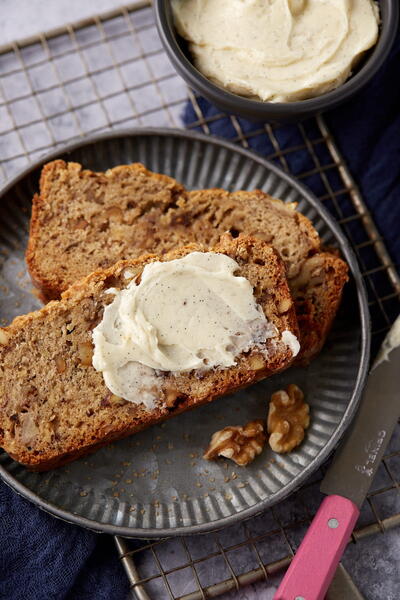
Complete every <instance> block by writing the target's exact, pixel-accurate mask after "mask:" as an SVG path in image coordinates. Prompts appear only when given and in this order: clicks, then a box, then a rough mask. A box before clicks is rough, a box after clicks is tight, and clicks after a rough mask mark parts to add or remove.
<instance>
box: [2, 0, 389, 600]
mask: <svg viewBox="0 0 400 600" xmlns="http://www.w3.org/2000/svg"><path fill="white" fill-rule="evenodd" d="M109 4H111V5H113V6H117V5H119V4H120V2H118V1H115V0H109V1H108V0H103V2H100V0H99V1H97V0H89V1H87V2H81V0H79V1H78V0H72V1H71V0H57V2H55V0H36V2H32V0H17V1H15V0H2V3H1V8H0V10H1V15H2V24H6V28H7V31H6V32H4V30H3V33H2V43H5V42H6V41H11V39H21V37H25V36H26V35H32V34H33V33H34V32H35V31H36V32H37V31H39V30H41V29H42V28H43V27H45V28H46V29H52V28H53V27H57V26H59V25H60V24H61V23H62V22H63V21H64V18H65V17H64V15H65V12H67V18H66V20H67V21H72V20H74V19H80V18H82V17H83V16H85V15H84V14H83V13H82V12H81V10H84V11H85V12H86V14H88V12H92V11H94V10H95V11H96V12H97V11H102V10H103V9H102V6H105V5H107V8H106V9H108V6H109ZM38 5H39V6H40V9H41V13H42V15H45V16H44V17H43V16H42V15H41V17H40V19H38V18H37V15H38V10H37V6H38ZM76 7H78V9H79V14H78V13H74V12H73V11H74V10H75V9H76ZM146 19H147V21H148V22H149V20H150V19H149V17H148V16H145V15H144V16H143V20H144V21H145V20H146ZM114 26H115V25H114ZM27 27H29V29H28V28H27ZM0 31H1V30H0ZM149 34H150V35H151V36H152V37H151V44H153V47H154V48H155V47H157V38H156V36H155V35H154V32H153V30H152V29H151V30H149ZM63 43H64V42H59V45H60V47H61V49H62V44H63ZM67 43H68V42H67V40H65V44H66V45H67ZM113 45H114V46H115V50H116V52H117V53H120V54H118V59H120V58H121V56H122V55H124V53H126V52H127V53H129V56H130V55H131V53H132V44H130V42H129V40H128V39H127V38H121V39H120V40H119V41H117V42H115V44H113ZM89 54H90V53H89ZM30 56H31V58H32V57H34V51H32V52H31V55H30ZM90 59H91V60H94V61H96V60H98V61H101V60H103V59H104V56H102V55H101V54H100V55H98V56H96V55H94V56H91V57H90ZM10 60H12V57H10ZM27 60H29V55H28V56H27ZM150 63H151V66H152V68H153V69H154V70H155V72H156V74H157V76H159V75H160V74H162V73H164V74H168V73H171V66H170V65H169V63H168V61H167V60H166V59H165V57H164V56H162V55H157V56H156V57H154V59H153V60H150ZM59 64H60V68H61V69H62V68H64V69H66V70H67V71H68V69H70V70H71V71H74V66H73V65H72V64H71V63H70V62H68V61H63V60H60V61H59ZM147 68H148V67H147V66H144V67H142V68H140V69H139V70H138V69H132V68H131V65H129V64H127V65H126V67H125V76H126V80H127V82H128V84H129V83H132V81H134V80H136V79H139V78H142V79H143V80H145V77H146V70H147ZM2 70H3V64H1V65H0V71H2ZM35 73H36V78H37V79H36V85H37V87H38V88H40V85H41V79H40V78H41V77H46V74H45V73H43V74H41V71H40V69H37V70H36V71H35ZM63 74H64V73H63ZM93 80H94V81H96V82H98V84H99V86H101V85H104V83H105V82H104V79H102V78H101V76H98V77H97V76H95V77H94V78H92V82H91V83H89V82H88V81H87V82H86V84H85V85H83V87H82V88H81V89H78V88H77V87H76V85H75V84H70V85H68V86H66V91H67V95H68V96H69V97H70V98H71V101H72V104H73V105H74V106H75V105H77V104H78V103H79V102H83V101H86V100H88V101H93V99H94V98H95V94H94V90H93ZM15 83H16V84H17V85H21V86H22V87H23V86H26V88H27V89H29V87H28V86H27V85H26V82H24V81H23V78H15ZM34 84H35V82H34ZM106 85H107V86H108V88H109V91H111V92H112V91H113V90H115V91H116V93H115V96H113V97H112V98H109V99H108V100H106V101H104V102H103V104H102V106H101V107H100V108H98V107H84V108H80V109H77V110H75V115H77V116H78V119H80V120H81V124H82V126H83V127H84V129H85V130H89V129H92V128H95V127H98V128H104V129H106V128H108V127H109V126H110V125H109V121H111V122H112V123H115V124H117V126H118V124H119V126H121V125H129V124H132V125H134V124H138V120H137V119H135V118H134V117H133V116H132V114H131V112H130V111H131V107H130V104H129V102H127V99H126V96H127V95H126V94H122V93H121V94H119V93H118V89H120V88H119V87H118V85H119V84H118V77H117V76H116V75H115V77H110V76H108V79H107V83H106ZM143 89H144V92H141V93H140V98H138V93H136V94H134V98H135V100H136V99H138V100H139V102H140V104H139V108H142V107H143V106H145V105H146V104H147V105H149V106H150V107H151V106H152V105H154V97H155V90H154V86H152V85H148V86H144V88H143ZM100 91H101V95H102V96H103V95H104V94H105V91H104V90H103V89H101V90H100ZM161 92H162V94H163V97H164V100H166V101H168V102H170V101H176V104H175V105H174V106H173V107H172V109H171V108H170V109H169V111H166V110H165V109H164V108H163V109H159V110H154V112H151V113H149V114H148V116H147V117H146V119H145V120H144V124H146V125H155V126H161V125H166V124H170V123H171V115H172V117H173V119H174V121H173V122H175V124H176V125H179V115H180V113H181V111H182V107H183V104H184V101H185V96H186V92H185V87H184V85H183V83H182V82H181V80H179V79H172V80H171V81H170V82H168V80H165V83H164V84H163V85H162V87H161ZM37 97H38V98H39V100H40V101H41V102H42V104H43V106H45V108H46V111H47V110H48V111H49V113H50V115H51V114H52V111H53V112H56V111H57V110H60V108H62V103H63V102H64V100H63V97H62V94H60V92H59V90H57V89H55V90H54V91H52V92H48V96H47V97H46V99H45V98H44V95H42V94H38V96H37ZM158 102H159V100H158ZM92 108H93V110H92ZM155 108H157V106H155ZM13 110H14V118H15V120H16V122H17V125H18V126H19V127H20V126H21V123H23V122H24V120H25V121H26V120H30V119H32V117H33V116H34V115H35V114H36V115H37V118H38V122H37V124H36V125H35V126H30V127H29V129H26V130H22V129H21V131H22V142H21V139H19V138H18V136H17V135H16V134H15V133H14V134H7V135H4V136H0V156H1V158H2V159H3V160H4V159H6V158H7V157H8V156H10V155H11V154H12V153H13V152H14V153H15V152H16V151H18V152H19V153H20V157H19V158H16V159H12V160H11V161H5V162H4V163H3V165H4V173H3V177H7V176H11V175H12V174H14V173H15V172H16V171H17V170H18V169H20V168H21V167H23V166H25V165H26V163H27V158H26V157H25V156H24V147H23V144H25V146H26V150H27V151H28V153H29V155H30V158H31V159H34V158H36V157H37V156H38V155H39V154H41V153H43V151H44V150H43V148H42V149H41V146H45V145H50V144H51V143H53V142H52V136H53V137H54V138H55V141H56V142H60V143H63V141H64V140H66V139H68V138H70V137H72V136H73V135H78V134H79V129H78V125H77V121H76V120H74V119H72V118H71V115H70V114H64V115H59V116H56V117H54V118H53V119H52V120H51V122H50V131H49V130H48V128H47V127H46V126H45V125H44V124H43V123H42V120H41V119H42V118H41V116H40V111H39V108H38V102H37V101H34V102H32V100H31V98H29V99H28V101H27V102H26V104H24V103H23V102H22V101H21V102H20V103H18V106H17V104H14V106H13ZM46 116H49V115H48V114H46ZM0 122H1V129H3V128H4V129H6V128H7V127H8V126H9V125H10V124H11V126H12V123H11V121H10V115H8V114H6V112H5V111H4V109H3V108H2V107H0ZM118 122H119V123H118ZM142 122H143V121H139V124H141V123H142ZM78 123H79V121H78ZM0 176H1V172H0ZM21 270H22V267H21ZM22 284H24V285H26V286H29V285H30V284H29V282H28V280H27V281H25V280H23V281H22ZM399 450H400V426H398V427H397V429H396V432H395V435H394V437H393V438H392V441H391V452H398V451H399ZM386 462H387V465H388V466H389V467H390V468H391V470H392V473H393V474H394V476H395V477H397V478H399V477H400V467H399V459H398V457H395V456H394V457H393V458H389V459H387V461H386ZM390 485H391V480H390V476H389V474H388V471H387V469H386V468H384V467H383V466H382V467H381V468H380V469H379V472H378V474H377V477H376V478H375V481H374V483H373V489H375V490H378V489H385V488H386V487H390ZM320 500H321V495H320V494H319V492H318V485H316V484H311V485H310V486H309V487H307V488H306V489H304V490H302V491H301V492H300V493H299V494H297V495H296V497H295V498H293V499H289V500H288V501H286V502H284V503H282V505H279V506H277V507H276V508H275V509H274V518H273V516H272V513H271V511H267V512H266V513H265V514H264V515H263V516H262V517H258V518H257V519H253V520H252V521H251V522H250V523H249V524H247V525H246V526H245V525H242V526H241V527H239V528H234V529H231V530H227V531H225V532H223V533H222V534H219V535H218V539H219V540H220V541H221V542H223V543H226V544H229V543H230V542H231V543H232V545H234V544H236V543H240V541H243V539H244V538H245V535H247V532H248V531H249V530H250V531H251V533H253V534H259V535H260V534H262V533H263V532H265V531H266V530H267V529H268V528H269V529H271V528H273V527H274V526H275V523H276V519H279V521H280V523H282V524H283V525H284V524H285V523H288V522H289V521H290V520H292V519H294V518H295V517H298V518H302V516H303V515H304V505H306V506H307V508H308V509H309V510H310V511H313V510H315V509H316V508H317V506H318V503H319V502H320ZM372 505H373V508H374V510H375V511H376V513H377V514H378V516H379V518H381V519H382V518H385V517H388V516H390V515H392V514H394V513H396V512H400V494H399V491H398V489H391V490H389V491H387V492H383V493H381V494H379V495H378V496H375V498H374V499H373V501H372ZM374 522H376V516H375V515H374V513H373V512H372V510H371V504H368V503H366V504H365V505H364V507H363V510H362V514H361V518H360V521H359V524H358V526H361V525H366V524H368V523H374ZM245 530H246V532H245ZM303 531H304V530H303V529H302V528H301V527H296V528H295V529H294V530H293V535H292V540H293V543H295V542H296V541H298V540H299V539H300V538H301V534H302V532H303ZM188 545H190V549H191V552H192V554H193V556H195V555H198V556H200V555H201V554H204V553H206V554H208V553H210V552H211V551H213V550H215V549H216V541H215V538H214V537H211V536H202V537H201V538H195V539H193V538H192V539H189V540H188ZM286 548H287V545H286V541H285V539H284V536H283V533H282V532H281V531H278V532H277V533H276V535H274V536H273V537H270V536H269V537H268V538H265V539H263V540H262V541H260V542H259V543H258V544H257V549H258V551H259V553H260V556H261V558H262V559H263V560H264V561H266V562H269V561H270V560H274V557H276V558H279V557H280V556H281V555H282V553H285V551H286ZM160 553H161V554H162V560H163V565H164V566H166V565H171V566H172V565H174V564H175V565H177V564H179V560H180V559H181V558H182V559H184V556H183V557H182V556H181V555H182V551H181V550H180V549H179V544H178V543H177V542H176V543H175V542H168V546H166V547H165V551H164V550H160ZM196 553H197V554H196ZM228 556H229V558H230V560H231V563H232V565H233V569H234V571H235V572H236V573H237V574H239V573H240V572H243V571H244V570H246V569H248V568H255V567H256V566H257V564H258V563H257V559H256V556H255V554H254V551H252V550H250V549H248V548H240V549H237V550H232V551H230V552H229V553H228ZM211 563H212V564H211ZM344 564H345V566H346V568H347V569H348V571H349V572H350V573H351V574H352V576H353V578H354V580H355V582H356V583H357V585H358V587H359V589H360V590H361V591H362V593H363V594H364V596H365V598H366V599H367V600H397V599H398V598H399V597H400V592H399V589H400V535H399V530H398V529H394V530H392V531H386V532H385V533H376V534H375V535H373V536H369V537H367V538H365V539H363V540H360V541H358V542H357V543H356V544H351V545H350V546H349V547H348V548H347V550H346V553H345V557H344ZM138 565H139V567H140V570H141V575H142V576H145V575H146V573H149V574H150V573H155V572H156V571H157V566H155V564H154V559H153V558H152V556H151V554H150V553H149V552H147V553H141V554H140V556H139V557H138ZM200 574H201V582H202V583H206V582H207V581H212V577H213V578H214V580H215V579H219V580H220V579H221V578H223V577H229V576H230V574H229V572H227V570H226V565H225V564H224V562H223V561H221V560H212V561H210V562H209V563H204V566H203V567H201V568H200ZM174 580H175V583H174V585H175V588H174V589H176V590H179V593H182V594H183V593H187V592H189V591H192V589H193V577H192V573H191V572H190V570H189V569H186V570H185V571H182V572H181V573H178V574H177V575H176V576H175V578H174ZM276 586H277V579H275V578H272V579H271V580H270V581H269V583H262V584H261V583H260V584H255V585H253V586H250V587H248V588H245V589H243V590H241V591H240V592H231V593H229V594H227V595H225V596H224V598H225V600H234V599H235V600H238V599H239V598H240V599H243V600H256V599H261V598H262V599H263V600H264V599H267V600H269V599H270V598H271V599H272V597H273V593H274V591H275V590H276ZM156 587H157V583H156V582H155V583H154V588H156ZM160 590H161V591H160ZM157 597H158V598H162V599H163V598H165V597H166V596H165V588H164V587H162V588H159V594H158V595H155V598H157ZM344 600H346V599H344Z"/></svg>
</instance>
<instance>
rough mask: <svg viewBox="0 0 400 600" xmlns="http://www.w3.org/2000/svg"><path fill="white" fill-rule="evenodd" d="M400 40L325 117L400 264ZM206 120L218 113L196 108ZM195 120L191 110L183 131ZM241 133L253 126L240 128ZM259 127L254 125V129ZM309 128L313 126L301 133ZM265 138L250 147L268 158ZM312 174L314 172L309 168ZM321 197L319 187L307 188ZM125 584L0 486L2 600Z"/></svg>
mask: <svg viewBox="0 0 400 600" xmlns="http://www.w3.org/2000/svg"><path fill="white" fill-rule="evenodd" d="M399 65H400V37H399V38H398V39H397V42H396V44H395V47H394V48H393V50H392V52H391V55H390V57H389V59H388V60H387V61H386V64H385V66H384V67H383V68H382V69H381V70H380V72H379V73H378V74H377V75H376V76H375V78H374V80H373V81H372V82H371V83H370V84H369V85H368V87H367V88H366V89H365V90H364V91H363V92H362V93H361V94H360V95H359V96H358V97H356V98H354V100H352V101H351V102H349V103H348V104H346V105H345V106H343V107H340V108H338V109H336V110H334V111H332V112H331V113H330V114H328V115H327V121H328V123H329V126H330V128H331V130H332V132H333V134H334V136H335V138H336V140H337V142H338V144H339V146H340V149H341V151H342V153H343V155H344V157H345V159H346V160H347V162H348V164H349V166H350V169H351V171H352V173H353V175H354V177H355V179H356V181H357V182H358V184H359V185H360V188H361V191H362V192H363V195H364V198H365V200H366V202H367V204H368V207H369V209H370V211H371V213H372V214H373V216H374V218H375V220H376V222H377V224H378V227H379V230H380V232H381V234H382V235H383V237H384V238H385V239H386V242H387V246H388V249H389V251H390V253H391V256H392V259H393V261H395V262H396V263H397V265H399V264H400V235H399V233H400V177H399V170H400V114H399V107H400V86H399V85H398V83H399V79H400V72H399ZM201 103H202V109H203V111H204V113H205V114H206V115H212V114H217V112H219V111H217V109H215V108H214V107H212V106H211V105H210V104H208V103H207V102H206V101H201ZM195 119H196V116H195V115H194V113H193V111H192V109H191V108H190V106H189V105H188V106H187V108H186V111H185V115H184V122H185V123H186V124H188V123H190V122H193V121H194V120H195ZM240 122H241V125H242V127H243V128H244V130H246V131H251V130H252V131H255V130H256V128H257V125H255V124H254V123H248V122H246V121H244V120H241V121H240ZM258 127H259V125H258ZM305 127H309V128H311V130H310V135H312V125H307V124H306V125H305ZM211 130H212V132H213V133H216V134H218V135H221V136H224V137H235V135H236V132H235V131H234V129H233V128H232V124H231V122H230V120H229V119H223V120H218V121H217V122H215V123H214V124H212V125H211ZM277 135H279V142H280V144H281V146H283V147H284V146H285V145H286V147H290V146H292V145H293V143H296V141H298V142H299V143H301V140H297V137H298V129H297V128H296V127H295V126H286V127H283V128H279V130H278V131H277ZM265 144H266V136H255V137H254V138H252V139H251V146H252V147H253V148H254V149H256V150H257V151H258V152H260V153H262V154H264V155H267V154H270V153H271V152H272V149H271V148H269V147H266V146H265ZM288 160H290V161H291V162H290V166H291V168H292V169H293V170H294V171H295V172H303V171H304V170H305V168H306V167H307V160H309V158H308V157H307V155H306V153H304V152H298V153H295V154H294V155H293V156H290V157H288ZM311 168H312V165H311ZM306 183H309V184H310V187H312V188H313V189H314V191H315V192H316V193H318V192H319V190H318V181H310V182H306ZM127 592H128V582H127V578H126V576H125V573H124V572H123V569H122V567H121V566H120V564H119V561H118V558H117V555H116V551H115V549H114V545H113V541H112V539H111V538H110V537H108V536H101V535H96V534H94V533H91V532H89V531H85V530H83V529H79V528H78V527H75V526H72V525H69V524H67V523H64V522H62V521H60V520H57V519H55V518H53V517H51V516H49V515H47V514H46V513H44V512H42V511H40V510H39V509H37V508H36V507H35V506H33V505H32V504H30V503H29V502H27V501H26V500H24V499H22V498H20V497H19V496H18V495H17V494H15V493H14V492H13V491H11V490H10V489H9V488H8V487H7V486H6V485H5V484H3V483H0V598H2V599H4V600H26V599H28V598H29V599H30V600H52V599H54V600H63V599H66V600H78V599H79V600H85V599H86V598H87V599H89V598H90V599H92V598H94V599H96V600H102V599H104V600H119V599H121V600H122V599H125V598H126V595H127Z"/></svg>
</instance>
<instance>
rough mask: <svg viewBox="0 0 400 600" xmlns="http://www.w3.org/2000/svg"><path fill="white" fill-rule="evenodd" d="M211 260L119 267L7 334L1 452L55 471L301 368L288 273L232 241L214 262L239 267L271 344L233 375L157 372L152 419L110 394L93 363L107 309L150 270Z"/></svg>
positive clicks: (149, 259)
mask: <svg viewBox="0 0 400 600" xmlns="http://www.w3.org/2000/svg"><path fill="white" fill-rule="evenodd" d="M208 251H209V250H208V249H206V248H205V247H204V246H201V245H199V244H192V245H189V246H186V247H183V248H180V249H176V250H173V251H171V252H169V253H167V254H165V255H163V256H162V257H157V256H155V255H146V256H142V257H140V258H138V259H130V260H126V261H120V262H118V263H116V264H115V265H114V266H112V267H110V268H108V269H99V270H97V271H95V272H94V273H92V274H91V275H89V276H88V277H86V278H84V279H82V280H80V281H78V282H76V283H75V284H74V285H72V286H71V287H70V288H69V289H68V290H67V291H65V292H64V293H63V294H62V297H61V300H59V301H57V300H56V301H52V302H49V303H48V304H47V305H46V306H44V307H43V308H42V309H41V310H39V311H37V312H33V313H30V314H28V315H24V316H20V317H17V318H16V319H15V320H14V321H13V322H12V323H11V325H9V326H8V327H5V328H3V329H0V368H1V371H0V415H1V417H0V420H1V422H0V446H1V447H2V448H4V449H5V450H6V451H7V452H8V453H9V454H10V456H12V457H13V458H14V459H15V460H17V461H18V462H21V463H23V464H24V465H26V466H27V467H28V468H30V469H34V470H46V469H50V468H53V467H56V466H58V465H61V464H64V463H65V462H68V461H70V460H73V459H75V458H77V457H79V456H81V455H83V454H85V453H87V452H90V451H93V450H95V449H96V448H97V447H99V446H102V445H104V444H106V443H108V442H110V441H112V440H116V439H119V438H122V437H124V436H127V435H130V434H131V433H134V432H135V431H139V430H141V429H143V428H145V427H147V426H149V425H152V424H154V423H157V422H159V421H162V420H164V419H166V418H168V417H170V416H173V415H176V414H179V413H180V412H183V411H185V410H188V409H190V408H193V407H195V406H198V405H201V404H203V403H206V402H210V401H211V400H213V399H214V398H217V397H219V396H222V395H224V394H227V393H230V392H233V391H235V390H238V389H240V388H242V387H245V386H247V385H250V384H252V383H254V382H256V381H258V380H260V379H262V378H265V377H268V376H269V375H272V374H274V373H277V372H279V371H281V370H282V369H285V368H287V367H288V366H289V365H290V364H291V363H292V361H293V358H294V350H293V346H292V345H291V344H290V342H287V335H289V338H290V336H291V339H292V340H293V339H294V338H293V335H294V336H297V335H298V328H297V321H296V316H295V310H294V304H293V301H292V297H291V294H290V291H289V288H288V285H287V280H286V275H285V267H284V264H283V262H282V260H281V259H280V257H279V255H278V254H277V252H276V251H275V250H274V249H273V248H272V247H271V246H270V245H268V244H266V243H264V242H262V241H261V240H258V239H256V238H251V237H248V236H240V237H238V238H236V239H234V238H232V237H231V236H230V235H229V234H226V235H224V236H222V238H221V240H220V242H218V243H217V244H216V245H215V246H214V247H213V248H212V252H216V253H219V254H224V255H226V256H228V257H231V258H232V259H234V260H235V261H236V262H237V264H238V270H237V272H236V273H235V276H236V275H237V276H241V277H244V278H245V279H246V280H247V281H248V282H249V283H250V285H251V287H252V289H253V294H254V299H255V301H256V302H257V304H258V305H259V306H260V307H261V309H262V313H263V314H264V315H265V317H266V319H267V321H268V322H269V323H271V324H272V325H273V326H274V327H273V328H272V329H273V331H274V333H273V335H272V337H269V338H267V339H265V341H264V342H263V344H261V345H260V344H256V345H254V346H251V347H250V348H249V350H247V351H245V352H242V353H241V354H240V355H239V356H237V357H236V364H235V365H234V366H232V367H229V368H213V369H209V370H198V371H190V372H170V371H161V372H160V371H154V377H156V378H157V391H156V395H157V399H156V403H155V406H154V408H152V409H148V408H147V407H146V406H145V405H144V404H143V403H135V402H132V401H127V400H124V399H123V398H121V397H119V396H115V395H114V394H113V393H111V391H110V390H109V389H108V388H107V387H106V385H105V383H104V379H103V374H102V372H100V371H97V370H96V369H95V368H94V367H93V363H92V353H93V346H92V334H93V330H94V328H96V327H97V325H98V324H99V323H100V322H101V321H102V318H103V314H104V310H105V306H106V305H108V304H110V303H111V302H112V299H113V298H114V295H115V294H116V293H117V291H118V290H121V289H125V288H126V286H127V285H128V284H129V282H131V281H132V280H134V281H135V284H137V283H136V282H137V281H139V280H140V278H141V277H142V272H143V269H144V268H145V266H146V265H147V264H149V263H154V262H156V261H161V262H162V263H164V262H166V261H171V260H174V259H178V258H182V257H184V256H187V255H188V254H190V253H193V252H208ZM110 289H112V290H113V291H112V292H111V293H110ZM288 332H289V334H288ZM282 334H283V335H282ZM285 336H286V337H285ZM291 348H292V349H291ZM138 398H139V399H140V388H138ZM139 401H140V400H138V402H139Z"/></svg>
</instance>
